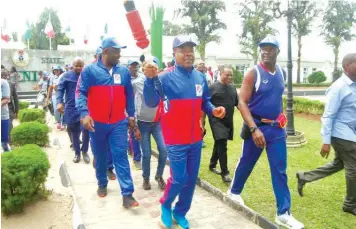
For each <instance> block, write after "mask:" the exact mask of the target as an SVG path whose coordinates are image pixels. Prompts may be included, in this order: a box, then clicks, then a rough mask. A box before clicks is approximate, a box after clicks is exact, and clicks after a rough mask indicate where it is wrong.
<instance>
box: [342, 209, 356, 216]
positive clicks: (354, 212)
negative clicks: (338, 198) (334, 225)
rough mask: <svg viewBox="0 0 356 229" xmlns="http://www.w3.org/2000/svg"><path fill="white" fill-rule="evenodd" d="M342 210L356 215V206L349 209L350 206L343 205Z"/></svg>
mask: <svg viewBox="0 0 356 229" xmlns="http://www.w3.org/2000/svg"><path fill="white" fill-rule="evenodd" d="M342 210H344V212H346V213H350V214H352V215H356V208H354V209H348V208H345V207H343V208H342Z"/></svg>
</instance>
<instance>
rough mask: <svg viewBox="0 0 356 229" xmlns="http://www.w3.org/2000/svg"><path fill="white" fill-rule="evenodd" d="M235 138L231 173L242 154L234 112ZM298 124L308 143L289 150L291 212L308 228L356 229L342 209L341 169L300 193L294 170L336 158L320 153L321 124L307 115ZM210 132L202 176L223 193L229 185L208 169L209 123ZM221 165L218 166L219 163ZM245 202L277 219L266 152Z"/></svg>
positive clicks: (237, 117) (230, 157)
mask: <svg viewBox="0 0 356 229" xmlns="http://www.w3.org/2000/svg"><path fill="white" fill-rule="evenodd" d="M234 118H235V120H234V121H235V137H234V140H233V141H231V142H229V145H228V161H229V170H230V173H231V176H233V174H234V171H235V166H236V163H237V161H238V159H239V158H240V155H241V142H242V141H241V139H240V137H239V131H240V129H241V121H242V118H241V116H240V114H239V112H236V114H235V117H234ZM295 127H296V129H297V130H300V131H303V132H304V133H305V135H306V138H307V140H308V144H307V145H305V146H304V147H301V148H298V149H289V150H288V170H287V172H288V177H289V181H288V182H289V187H290V191H291V195H292V209H291V210H292V214H293V215H294V216H295V217H296V218H297V219H299V220H301V221H302V222H303V223H304V225H305V226H306V228H310V229H343V228H345V229H351V228H356V219H355V217H354V216H352V215H351V214H346V213H344V212H343V211H342V204H343V198H344V195H345V190H346V188H345V178H344V177H345V173H344V171H342V172H339V173H337V174H335V175H333V176H331V177H327V178H325V179H322V180H319V181H316V182H314V183H311V184H308V185H306V187H305V189H304V197H299V195H298V193H297V179H296V177H295V173H296V172H297V171H298V170H310V169H314V168H316V167H319V166H321V165H323V164H325V163H327V162H328V161H331V160H332V159H333V154H330V156H329V159H323V158H322V157H321V156H320V155H319V151H320V146H321V136H320V123H319V122H317V121H311V120H307V119H304V118H299V117H295ZM206 129H207V130H208V134H207V136H206V137H205V142H206V144H207V147H206V148H204V149H203V155H202V161H201V168H200V178H202V179H204V180H206V181H208V182H210V183H211V184H213V185H214V186H215V187H217V188H219V189H220V190H222V191H223V192H226V191H227V189H228V185H226V184H224V183H223V182H222V180H221V178H220V177H219V176H217V175H215V174H213V173H212V172H210V171H209V169H208V168H209V161H210V156H211V152H212V148H213V142H214V141H213V137H212V135H211V131H210V126H209V124H208V122H207V126H206ZM218 168H219V166H218ZM242 197H243V199H244V200H245V203H246V205H247V206H249V207H250V208H252V209H254V210H255V211H257V212H259V213H261V214H262V215H264V216H266V217H267V218H269V219H270V220H272V221H274V216H275V214H276V204H275V198H274V194H273V190H272V182H271V176H270V170H269V165H268V161H267V157H266V154H265V153H263V154H262V155H261V157H260V159H259V161H258V162H257V164H256V166H255V169H254V170H253V172H252V174H251V176H250V177H249V179H248V181H247V183H246V185H245V189H244V191H243V193H242Z"/></svg>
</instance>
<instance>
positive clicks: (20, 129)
mask: <svg viewBox="0 0 356 229" xmlns="http://www.w3.org/2000/svg"><path fill="white" fill-rule="evenodd" d="M48 132H49V129H48V126H47V125H46V124H42V123H38V122H24V123H21V124H20V125H18V126H17V127H15V128H14V129H12V131H11V140H12V143H13V144H14V145H15V146H23V145H25V144H36V145H39V146H45V145H46V144H48V143H49V138H48Z"/></svg>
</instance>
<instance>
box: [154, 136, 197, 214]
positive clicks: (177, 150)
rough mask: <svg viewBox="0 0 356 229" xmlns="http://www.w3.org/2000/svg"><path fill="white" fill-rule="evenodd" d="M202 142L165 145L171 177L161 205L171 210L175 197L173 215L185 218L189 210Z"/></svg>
mask: <svg viewBox="0 0 356 229" xmlns="http://www.w3.org/2000/svg"><path fill="white" fill-rule="evenodd" d="M201 149H202V142H201V141H200V142H198V143H195V144H190V145H167V151H168V158H169V163H170V169H171V177H169V178H168V182H167V186H166V189H165V190H164V195H163V197H162V198H161V199H160V202H161V204H162V205H163V206H164V207H166V208H171V207H172V203H173V201H174V200H175V198H176V197H177V196H179V198H178V202H177V203H176V205H175V208H174V213H175V214H177V215H181V216H185V215H186V214H187V212H188V211H189V209H190V206H191V204H192V200H193V194H194V190H195V184H196V182H197V178H198V172H199V166H200V158H201Z"/></svg>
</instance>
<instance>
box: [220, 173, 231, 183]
mask: <svg viewBox="0 0 356 229" xmlns="http://www.w3.org/2000/svg"><path fill="white" fill-rule="evenodd" d="M221 178H222V180H223V181H224V182H225V183H231V181H232V180H231V178H230V176H229V174H226V175H221Z"/></svg>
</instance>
